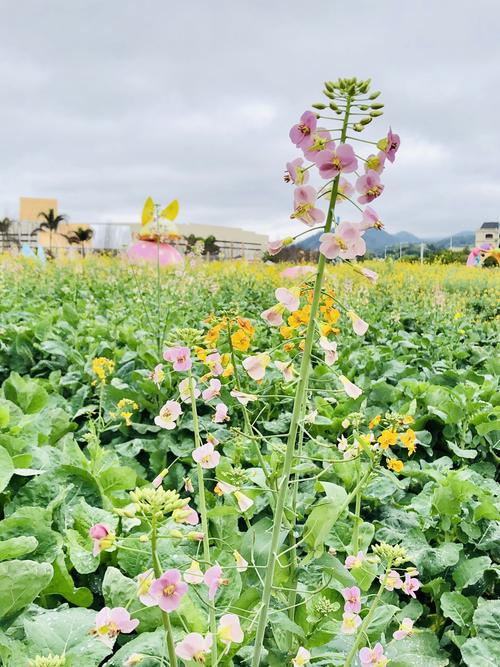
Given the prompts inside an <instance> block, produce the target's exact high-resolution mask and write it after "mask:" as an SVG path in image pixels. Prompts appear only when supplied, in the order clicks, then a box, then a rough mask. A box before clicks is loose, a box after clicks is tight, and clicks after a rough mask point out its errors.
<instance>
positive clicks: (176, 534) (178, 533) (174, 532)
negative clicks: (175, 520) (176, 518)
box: [168, 530, 184, 540]
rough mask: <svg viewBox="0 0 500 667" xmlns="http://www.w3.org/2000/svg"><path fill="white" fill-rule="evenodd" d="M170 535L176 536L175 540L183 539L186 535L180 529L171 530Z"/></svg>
mask: <svg viewBox="0 0 500 667" xmlns="http://www.w3.org/2000/svg"><path fill="white" fill-rule="evenodd" d="M168 536H169V537H172V538H174V539H175V540H182V538H183V537H184V535H183V534H182V532H181V531H180V530H169V531H168Z"/></svg>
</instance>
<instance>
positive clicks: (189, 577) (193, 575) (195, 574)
mask: <svg viewBox="0 0 500 667" xmlns="http://www.w3.org/2000/svg"><path fill="white" fill-rule="evenodd" d="M184 581H187V583H188V584H201V583H202V581H203V572H202V571H201V568H200V564H199V563H198V561H197V560H192V561H191V565H190V566H189V569H188V570H186V571H185V572H184Z"/></svg>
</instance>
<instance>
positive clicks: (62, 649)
mask: <svg viewBox="0 0 500 667" xmlns="http://www.w3.org/2000/svg"><path fill="white" fill-rule="evenodd" d="M95 618H96V612H95V611H91V610H89V609H78V608H75V609H67V608H65V607H60V608H59V609H57V610H55V611H48V612H46V613H44V614H40V615H38V616H36V617H35V618H34V619H30V620H25V621H24V631H25V633H26V639H27V642H28V645H29V646H30V648H31V649H32V650H33V651H35V652H36V653H39V654H41V655H47V654H50V653H52V655H62V654H66V655H67V656H68V657H70V659H71V660H70V663H71V664H72V665H73V664H74V665H75V667H76V666H78V667H97V666H98V665H99V664H100V663H101V662H102V660H103V659H104V658H105V657H106V656H107V655H109V654H110V653H111V651H112V649H110V648H108V647H107V646H105V645H104V644H103V642H101V641H99V640H97V639H95V637H92V636H91V635H90V630H91V629H92V627H93V626H94V624H95ZM36 653H35V654H36Z"/></svg>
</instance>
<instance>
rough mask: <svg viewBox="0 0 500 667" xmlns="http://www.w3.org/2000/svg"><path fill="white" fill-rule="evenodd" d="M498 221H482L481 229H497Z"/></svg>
mask: <svg viewBox="0 0 500 667" xmlns="http://www.w3.org/2000/svg"><path fill="white" fill-rule="evenodd" d="M499 227H500V222H483V224H482V225H481V229H498V228H499Z"/></svg>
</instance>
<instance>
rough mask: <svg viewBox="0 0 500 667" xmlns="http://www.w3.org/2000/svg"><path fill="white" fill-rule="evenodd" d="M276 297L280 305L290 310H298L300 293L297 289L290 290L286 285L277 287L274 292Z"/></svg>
mask: <svg viewBox="0 0 500 667" xmlns="http://www.w3.org/2000/svg"><path fill="white" fill-rule="evenodd" d="M274 294H275V296H276V298H277V299H278V301H279V302H280V304H281V305H282V306H284V307H285V308H286V309H287V310H289V311H290V312H293V311H294V310H298V308H299V305H300V294H298V293H297V291H292V290H289V289H287V288H286V287H278V288H277V289H276V291H275V292H274Z"/></svg>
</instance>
